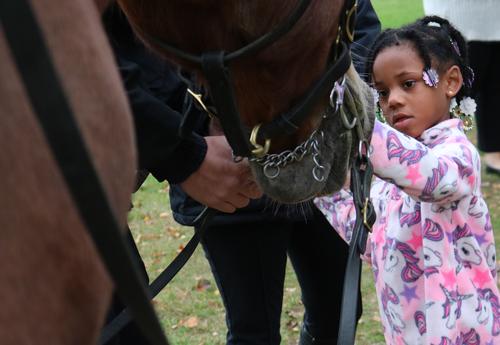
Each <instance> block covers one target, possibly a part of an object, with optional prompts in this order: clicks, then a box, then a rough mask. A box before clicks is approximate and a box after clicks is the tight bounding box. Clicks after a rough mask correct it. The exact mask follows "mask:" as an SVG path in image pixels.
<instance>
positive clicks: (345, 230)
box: [314, 188, 356, 243]
mask: <svg viewBox="0 0 500 345" xmlns="http://www.w3.org/2000/svg"><path fill="white" fill-rule="evenodd" d="M314 204H315V205H316V206H317V207H318V209H319V210H320V211H321V212H322V213H323V214H324V215H325V217H326V219H327V221H328V223H330V225H331V226H332V227H333V228H334V229H335V231H337V232H338V233H339V235H340V237H342V239H343V240H344V241H346V242H347V243H349V242H350V240H351V236H352V230H353V227H354V221H355V220H356V209H355V207H354V199H353V196H352V193H351V191H350V190H349V189H347V188H342V189H341V190H340V191H338V192H335V193H333V194H332V195H328V196H323V197H319V198H316V199H314Z"/></svg>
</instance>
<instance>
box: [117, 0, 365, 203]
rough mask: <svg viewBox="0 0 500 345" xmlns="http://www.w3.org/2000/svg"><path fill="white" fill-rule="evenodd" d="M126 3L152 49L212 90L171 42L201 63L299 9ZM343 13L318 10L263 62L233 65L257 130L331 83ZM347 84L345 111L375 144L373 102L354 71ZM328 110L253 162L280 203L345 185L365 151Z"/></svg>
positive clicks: (325, 7)
mask: <svg viewBox="0 0 500 345" xmlns="http://www.w3.org/2000/svg"><path fill="white" fill-rule="evenodd" d="M118 2H119V3H120V5H121V6H122V8H123V10H124V12H125V13H126V15H127V16H128V18H129V21H130V22H131V23H132V25H133V27H134V29H135V31H136V33H137V34H138V36H139V37H140V38H141V39H142V40H143V41H144V42H145V43H146V45H148V46H150V47H151V48H152V49H154V50H156V51H157V52H159V53H160V54H161V55H163V56H164V57H165V58H167V59H169V60H171V61H173V62H174V63H177V64H180V65H181V66H182V67H184V68H187V69H189V70H192V71H193V72H195V74H196V76H197V79H198V80H199V83H201V84H203V85H205V88H208V85H207V79H206V73H205V72H204V71H202V70H201V69H200V67H199V66H197V65H195V64H193V63H192V62H189V61H187V60H185V59H183V58H179V57H178V56H176V55H174V54H172V53H171V52H170V51H168V50H166V49H165V48H164V47H163V46H162V44H159V43H158V42H167V43H168V44H169V45H171V46H173V47H176V48H178V49H181V50H183V51H185V52H188V53H191V54H196V55H197V54H200V53H202V52H206V51H218V50H224V51H226V52H232V51H234V50H236V49H238V48H241V47H242V46H245V45H246V44H248V43H249V42H252V41H254V40H256V39H257V38H259V37H261V36H262V35H264V34H266V33H269V32H270V31H272V30H273V28H275V27H276V26H277V25H279V24H280V23H282V22H284V21H285V20H286V19H287V18H288V17H289V16H290V14H291V13H292V12H293V10H294V8H295V7H296V6H297V3H299V1H268V2H258V1H245V0H240V1H215V0H208V1H207V0H203V1H202V0H189V1H186V0H172V1H162V0H149V1H140V0H118ZM343 4H344V1H343V0H322V1H311V3H310V5H309V6H308V7H307V9H306V11H305V13H304V14H303V15H302V17H301V18H300V19H299V20H298V22H297V23H296V24H295V25H294V26H293V27H292V29H291V30H290V31H289V32H288V33H286V34H285V35H284V36H282V37H280V38H279V39H278V40H277V41H276V42H274V43H273V44H271V45H269V46H267V47H264V48H263V49H261V50H259V51H257V52H255V53H254V54H251V55H249V56H246V57H244V58H241V59H235V60H233V61H231V63H230V64H229V67H230V71H231V74H232V77H233V82H234V93H235V99H236V102H237V105H238V111H239V114H240V116H241V119H242V122H243V123H244V125H246V126H247V127H248V128H255V127H254V126H255V125H257V124H261V123H264V124H266V123H269V122H271V121H272V120H273V119H275V118H276V117H277V116H278V115H279V114H281V113H283V112H286V111H287V110H289V109H290V108H292V107H293V106H294V105H296V104H297V103H299V102H300V100H301V99H302V98H303V97H304V94H305V93H306V92H307V91H308V90H309V89H310V88H311V87H312V85H313V84H314V83H315V82H316V81H317V80H318V79H319V78H320V77H321V75H322V74H323V73H324V71H325V69H326V68H327V65H328V63H329V60H331V59H332V57H331V55H332V50H334V49H335V48H336V43H335V42H336V39H337V34H338V28H339V16H340V15H341V13H340V12H341V9H342V8H343ZM347 10H349V8H347ZM342 15H343V14H342ZM343 30H344V31H345V30H346V28H343ZM337 46H338V45H337ZM333 59H335V57H333ZM346 79H347V82H346V84H347V86H346V94H347V95H346V97H345V99H344V105H345V106H344V107H343V109H342V110H341V111H340V112H341V113H344V114H345V116H346V118H348V119H349V122H351V121H352V119H353V118H354V116H357V117H358V122H359V123H360V125H361V126H360V128H359V129H361V132H363V134H364V136H366V137H368V136H369V134H370V132H371V129H372V124H373V118H374V111H373V110H374V107H373V101H372V98H373V97H372V95H371V94H370V92H369V89H368V87H367V86H366V85H365V84H364V83H363V82H362V81H361V80H360V78H359V76H358V75H357V73H356V72H355V70H354V69H353V68H352V67H351V68H350V69H349V71H348V72H347V75H346ZM331 88H333V85H330V89H331ZM328 109H329V97H328V94H326V95H322V97H321V98H319V99H317V100H316V102H315V103H314V105H313V107H312V108H311V110H310V116H308V117H307V119H306V120H305V121H302V123H300V128H299V129H298V130H297V131H296V132H295V133H293V134H292V135H278V136H276V137H275V138H272V143H271V147H270V151H269V153H270V154H268V155H266V156H265V157H263V158H260V159H251V164H252V168H253V172H254V174H255V175H256V177H257V180H258V182H259V184H260V186H261V187H262V188H263V190H264V192H265V193H266V194H268V195H269V196H271V197H272V198H273V199H275V200H277V201H281V202H286V203H296V202H300V201H303V200H308V199H310V198H312V197H314V196H316V195H318V194H324V193H329V192H332V191H335V190H338V189H339V188H340V187H341V186H342V184H343V181H344V179H345V176H346V173H347V168H348V166H349V164H350V162H351V161H352V159H353V156H354V154H355V153H356V152H357V149H358V145H357V141H356V140H355V139H354V136H353V135H352V133H351V132H350V131H346V130H345V129H344V128H343V127H344V126H343V122H342V121H341V117H340V116H339V114H333V115H332V116H328V118H326V119H325V120H323V121H322V119H323V117H325V116H321V115H324V114H325V113H327V112H328ZM215 127H217V123H215ZM313 131H316V132H315V133H316V134H315V136H314V135H313V136H312V135H311V133H312V132H313ZM300 145H302V148H301V147H299V146H300ZM304 147H307V148H308V152H307V154H306V155H305V156H304V157H293V158H291V157H290V155H289V154H288V153H289V150H291V151H294V153H297V152H298V151H297V148H298V149H299V150H302V151H303V148H304ZM296 156H299V154H296ZM285 161H286V162H285ZM266 165H267V166H266ZM276 166H277V168H276ZM318 171H319V172H320V173H321V174H320V175H321V176H319V177H318V176H317V175H318ZM290 186H294V188H290Z"/></svg>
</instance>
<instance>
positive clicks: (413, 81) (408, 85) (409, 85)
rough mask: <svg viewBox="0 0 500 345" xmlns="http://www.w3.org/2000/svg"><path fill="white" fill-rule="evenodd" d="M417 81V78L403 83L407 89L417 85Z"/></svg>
mask: <svg viewBox="0 0 500 345" xmlns="http://www.w3.org/2000/svg"><path fill="white" fill-rule="evenodd" d="M415 83H416V81H415V80H407V81H405V82H404V83H403V87H404V88H405V89H409V88H412V87H413V86H415Z"/></svg>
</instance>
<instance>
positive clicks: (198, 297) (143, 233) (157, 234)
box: [129, 0, 500, 345]
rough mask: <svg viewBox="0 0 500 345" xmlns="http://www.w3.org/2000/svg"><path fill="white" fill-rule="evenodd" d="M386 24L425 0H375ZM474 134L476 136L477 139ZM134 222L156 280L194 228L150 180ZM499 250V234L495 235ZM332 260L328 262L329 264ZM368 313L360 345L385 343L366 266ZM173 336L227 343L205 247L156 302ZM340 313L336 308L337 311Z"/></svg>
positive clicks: (406, 17)
mask: <svg viewBox="0 0 500 345" xmlns="http://www.w3.org/2000/svg"><path fill="white" fill-rule="evenodd" d="M372 3H373V5H374V7H375V9H376V11H377V13H378V15H379V17H380V18H381V21H382V23H383V26H384V27H397V26H399V25H401V24H404V23H407V22H410V21H412V20H413V19H415V18H417V17H420V16H422V13H423V12H422V6H421V1H410V0H373V1H372ZM474 135H475V134H474V133H472V134H471V139H472V140H473V141H474ZM483 178H484V179H483V192H484V195H485V198H486V200H487V203H488V205H489V207H490V212H491V217H492V221H493V228H494V229H500V178H498V177H495V176H490V175H485V174H483ZM133 202H134V208H133V210H132V211H131V212H130V214H129V224H130V227H131V229H132V232H133V234H134V237H135V239H136V242H137V244H138V247H139V250H140V252H141V254H142V256H143V259H144V261H145V264H146V267H147V269H148V272H149V275H150V278H151V279H154V278H155V277H156V276H157V275H158V274H159V273H160V272H161V270H162V269H163V268H164V267H166V265H168V263H170V261H171V260H172V259H173V258H174V256H175V255H176V254H177V253H178V251H179V250H180V248H182V246H183V245H185V244H186V243H187V241H188V240H189V238H190V237H191V236H192V234H193V230H192V229H191V228H187V227H181V226H179V225H178V224H176V223H175V222H174V221H173V220H172V217H171V213H170V208H169V202H168V185H167V184H165V183H157V182H156V181H155V180H154V179H152V178H149V179H148V180H147V181H146V182H145V184H144V185H143V186H142V187H141V188H140V190H139V191H138V192H137V193H136V194H135V195H134V197H133ZM496 241H497V242H496V243H497V251H498V250H499V249H500V246H499V244H500V236H499V235H498V232H497V235H496ZM325 264H328V263H325ZM290 266H291V265H288V268H287V273H286V281H285V291H284V302H283V314H282V319H281V334H282V339H283V340H282V343H283V344H290V345H291V344H296V343H297V339H298V334H299V328H300V321H301V319H302V312H303V307H302V304H301V302H300V289H299V287H298V284H297V280H296V278H295V275H294V273H293V271H292V269H291V268H290ZM362 294H363V306H364V314H363V316H362V319H361V320H360V323H359V327H358V332H357V339H356V341H357V344H358V345H375V344H383V343H384V339H383V335H382V329H381V326H380V318H379V315H378V306H377V300H376V296H375V292H374V288H373V284H372V276H371V271H370V269H369V267H367V266H366V265H365V267H364V269H363V281H362ZM154 304H155V307H156V309H157V311H158V313H159V315H160V317H161V322H162V324H163V326H164V328H165V332H166V333H167V335H168V337H169V340H170V341H171V343H172V344H175V345H188V344H189V345H198V344H199V345H201V344H206V345H217V344H225V332H226V327H225V321H224V308H223V305H222V303H221V300H220V296H219V293H218V291H217V288H216V286H215V283H214V280H213V278H212V275H211V272H210V269H209V266H208V264H207V261H206V260H205V258H204V256H203V251H202V250H201V249H200V248H198V249H197V250H196V252H195V254H194V255H193V257H192V258H191V260H190V261H189V262H188V263H187V265H186V266H185V267H184V268H183V269H182V271H181V272H180V273H179V274H178V275H177V276H176V277H175V278H174V280H173V281H172V282H171V283H170V284H169V285H168V286H167V288H165V289H164V290H163V291H162V292H161V293H160V294H159V296H158V297H157V298H156V299H155V301H154ZM332 312H335V311H332Z"/></svg>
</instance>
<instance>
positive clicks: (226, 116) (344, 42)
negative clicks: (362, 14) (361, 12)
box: [140, 0, 357, 159]
mask: <svg viewBox="0 0 500 345" xmlns="http://www.w3.org/2000/svg"><path fill="white" fill-rule="evenodd" d="M311 2H312V1H311V0H300V2H299V3H298V5H297V6H296V8H295V9H294V11H293V12H292V13H291V15H290V16H289V17H288V18H287V19H286V20H285V21H284V22H282V23H281V24H279V25H278V26H277V27H276V28H274V29H273V30H272V31H270V32H268V33H266V34H264V35H263V36H261V37H259V38H258V39H256V40H255V41H253V42H251V43H249V44H247V45H246V46H244V47H242V48H240V49H237V50H235V51H232V52H229V53H227V52H225V51H223V50H221V51H215V52H205V53H202V54H201V55H194V54H191V53H188V52H185V51H183V50H181V49H179V48H177V47H175V46H173V45H172V44H169V43H166V42H164V41H162V40H160V39H158V38H156V37H154V36H151V35H148V34H146V33H144V32H142V31H140V35H141V36H143V38H144V39H145V40H146V41H148V42H149V43H151V44H153V45H154V46H156V47H158V48H161V49H162V50H164V51H166V52H168V53H170V54H171V55H173V56H175V57H177V58H178V59H181V60H184V61H186V62H189V63H191V64H194V65H195V66H198V67H201V70H202V72H203V75H204V76H205V78H206V80H207V82H208V89H209V91H210V98H211V101H212V104H213V106H214V108H215V109H216V114H217V117H218V118H219V120H220V123H221V125H222V129H223V131H224V135H225V136H226V138H227V140H228V142H229V144H230V145H231V147H232V149H233V155H234V156H235V158H236V159H241V157H248V158H262V157H263V156H264V155H266V154H267V153H268V150H269V147H270V143H271V139H272V138H274V137H276V136H278V135H280V136H283V135H290V134H292V133H294V132H295V131H296V130H297V129H298V128H299V127H300V125H301V124H302V122H303V121H304V120H305V119H306V117H307V116H309V114H310V113H311V109H312V108H313V107H314V105H315V104H316V103H317V101H318V99H320V98H321V97H322V96H324V95H326V94H327V93H328V92H329V91H330V90H331V89H332V88H333V85H334V83H335V82H336V81H338V80H340V79H341V78H342V77H343V76H344V74H345V73H346V72H347V70H348V69H349V67H350V65H351V58H350V52H349V46H350V44H351V43H352V41H353V38H354V24H355V16H356V7H357V4H356V0H347V1H346V2H345V3H344V7H343V10H342V11H341V19H340V21H339V28H338V34H337V39H336V42H335V44H334V46H333V48H332V52H331V57H332V61H331V62H330V63H329V65H328V67H327V68H326V70H325V72H324V74H323V75H322V76H321V78H320V79H319V80H317V81H316V82H315V83H314V85H313V86H312V87H311V88H310V90H309V91H308V92H307V93H306V94H305V95H304V96H303V98H302V101H301V102H300V103H298V104H297V105H296V106H294V107H293V108H292V109H291V110H289V111H287V112H286V113H282V114H280V115H278V116H276V117H275V118H274V119H273V120H272V121H271V122H268V123H261V124H258V125H256V126H255V127H254V128H253V129H249V128H247V127H245V126H244V125H243V124H242V123H241V117H240V115H239V112H238V107H237V102H236V98H235V95H234V89H233V86H232V79H231V71H230V68H229V67H228V65H229V64H230V63H231V62H234V61H235V60H237V59H241V58H244V57H248V56H250V55H252V54H255V53H257V52H258V51H260V50H262V49H264V48H266V47H268V46H269V45H271V44H273V43H274V42H276V41H277V40H279V39H280V38H281V37H282V36H284V35H285V34H286V33H287V32H289V31H290V30H291V29H292V28H293V27H294V25H295V24H296V23H297V22H298V21H299V19H300V18H301V17H302V15H303V14H304V12H305V11H306V10H307V8H308V7H309V5H310V3H311ZM197 101H198V102H199V101H200V99H199V98H198V99H197ZM203 106H204V105H203ZM186 122H189V121H186ZM260 143H263V144H260Z"/></svg>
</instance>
